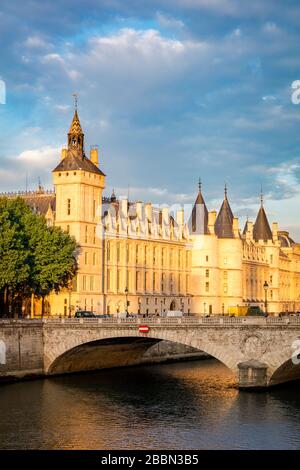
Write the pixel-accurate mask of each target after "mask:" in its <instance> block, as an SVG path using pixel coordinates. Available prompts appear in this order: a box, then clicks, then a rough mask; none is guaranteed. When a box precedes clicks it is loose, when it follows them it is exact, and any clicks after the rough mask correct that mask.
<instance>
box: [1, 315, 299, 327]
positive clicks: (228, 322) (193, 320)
mask: <svg viewBox="0 0 300 470" xmlns="http://www.w3.org/2000/svg"><path fill="white" fill-rule="evenodd" d="M44 323H46V324H49V325H61V324H65V325H70V326H71V325H80V324H84V325H95V326H96V325H99V326H100V325H102V326H110V325H117V324H118V325H124V326H125V325H137V326H138V325H143V324H145V325H162V326H172V325H178V326H180V325H181V326H183V327H186V326H188V325H191V326H192V325H193V326H196V325H199V326H201V325H202V326H212V327H213V326H228V327H230V326H232V327H234V326H243V325H257V326H274V327H275V326H280V325H282V326H288V325H290V326H293V325H295V326H296V325H300V316H292V315H289V316H285V317H267V318H265V317H226V316H224V317H222V316H215V317H214V316H212V317H192V316H190V317H179V318H176V317H146V318H144V317H128V318H74V317H73V318H59V317H52V318H33V319H11V318H10V319H7V318H6V319H4V318H3V319H2V318H0V326H1V325H2V326H3V327H4V326H10V325H11V326H13V325H24V324H27V325H32V326H33V325H41V324H44Z"/></svg>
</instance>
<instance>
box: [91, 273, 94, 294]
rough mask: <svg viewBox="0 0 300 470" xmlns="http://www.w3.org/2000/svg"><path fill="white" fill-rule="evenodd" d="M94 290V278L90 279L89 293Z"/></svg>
mask: <svg viewBox="0 0 300 470" xmlns="http://www.w3.org/2000/svg"><path fill="white" fill-rule="evenodd" d="M93 290H94V276H91V277H90V291H93Z"/></svg>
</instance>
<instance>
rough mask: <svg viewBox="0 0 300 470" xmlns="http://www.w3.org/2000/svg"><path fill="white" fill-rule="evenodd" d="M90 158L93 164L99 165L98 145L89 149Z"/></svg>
mask: <svg viewBox="0 0 300 470" xmlns="http://www.w3.org/2000/svg"><path fill="white" fill-rule="evenodd" d="M90 160H91V162H92V163H94V165H96V166H98V165H99V158H98V147H96V146H93V147H91V150H90Z"/></svg>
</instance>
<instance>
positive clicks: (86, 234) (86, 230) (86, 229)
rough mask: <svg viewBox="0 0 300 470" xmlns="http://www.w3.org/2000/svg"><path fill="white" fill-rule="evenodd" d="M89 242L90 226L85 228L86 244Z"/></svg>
mask: <svg viewBox="0 0 300 470" xmlns="http://www.w3.org/2000/svg"><path fill="white" fill-rule="evenodd" d="M87 242H88V226H87V225H86V226H85V243H87Z"/></svg>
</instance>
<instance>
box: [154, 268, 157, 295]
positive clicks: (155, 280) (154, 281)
mask: <svg viewBox="0 0 300 470" xmlns="http://www.w3.org/2000/svg"><path fill="white" fill-rule="evenodd" d="M155 290H156V273H153V292H155ZM156 300H157V299H156Z"/></svg>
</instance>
